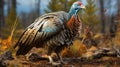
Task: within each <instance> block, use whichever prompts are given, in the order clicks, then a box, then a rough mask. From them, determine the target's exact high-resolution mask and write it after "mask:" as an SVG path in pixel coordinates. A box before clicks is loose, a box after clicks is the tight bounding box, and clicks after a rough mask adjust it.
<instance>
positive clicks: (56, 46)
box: [15, 11, 79, 55]
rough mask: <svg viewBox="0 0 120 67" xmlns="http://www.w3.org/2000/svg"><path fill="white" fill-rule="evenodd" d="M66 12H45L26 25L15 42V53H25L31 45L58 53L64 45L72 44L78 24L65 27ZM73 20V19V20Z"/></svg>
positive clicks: (66, 20)
mask: <svg viewBox="0 0 120 67" xmlns="http://www.w3.org/2000/svg"><path fill="white" fill-rule="evenodd" d="M68 21H69V19H68V13H66V12H64V11H59V12H53V13H48V14H45V15H43V16H41V17H39V18H37V19H36V20H35V22H34V23H32V24H31V25H30V26H28V27H27V28H26V29H25V31H24V32H23V34H22V35H21V37H20V38H19V40H18V42H17V44H16V45H15V47H16V46H17V45H18V46H19V48H18V51H17V53H16V55H25V54H27V53H28V52H29V51H30V50H31V49H32V48H33V47H37V48H41V47H42V48H43V47H47V50H48V54H51V53H52V52H56V53H60V52H61V51H62V50H63V49H64V48H65V47H69V46H70V45H72V43H73V41H74V39H75V36H76V35H77V34H78V28H79V24H77V25H76V26H75V27H74V29H73V30H70V29H69V28H68V27H67V22H68ZM73 22H75V21H73Z"/></svg>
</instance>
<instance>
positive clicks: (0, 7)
mask: <svg viewBox="0 0 120 67" xmlns="http://www.w3.org/2000/svg"><path fill="white" fill-rule="evenodd" d="M4 24H5V21H4V0H0V31H1V28H2V27H3V26H4Z"/></svg>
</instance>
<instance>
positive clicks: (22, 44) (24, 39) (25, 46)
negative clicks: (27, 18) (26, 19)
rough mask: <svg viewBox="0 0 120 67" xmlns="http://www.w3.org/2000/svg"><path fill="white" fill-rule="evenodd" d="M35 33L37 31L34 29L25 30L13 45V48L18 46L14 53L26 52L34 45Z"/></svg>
mask: <svg viewBox="0 0 120 67" xmlns="http://www.w3.org/2000/svg"><path fill="white" fill-rule="evenodd" d="M36 35H37V31H36V30H34V29H31V30H27V31H25V32H24V34H23V35H22V36H21V38H20V39H19V41H18V42H17V43H16V45H15V46H14V48H16V47H17V46H19V48H18V50H17V53H16V55H25V54H27V53H28V52H29V51H30V50H31V49H32V48H33V46H34V39H35V37H36Z"/></svg>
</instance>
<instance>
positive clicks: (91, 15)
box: [81, 0, 99, 30]
mask: <svg viewBox="0 0 120 67" xmlns="http://www.w3.org/2000/svg"><path fill="white" fill-rule="evenodd" d="M94 2H95V1H94V0H87V5H86V9H85V10H84V11H83V12H82V13H81V15H82V17H81V20H82V22H83V23H84V24H85V25H87V26H89V28H90V29H91V30H93V28H94V27H95V25H96V24H97V23H99V19H98V16H97V15H96V12H97V8H96V5H95V4H94Z"/></svg>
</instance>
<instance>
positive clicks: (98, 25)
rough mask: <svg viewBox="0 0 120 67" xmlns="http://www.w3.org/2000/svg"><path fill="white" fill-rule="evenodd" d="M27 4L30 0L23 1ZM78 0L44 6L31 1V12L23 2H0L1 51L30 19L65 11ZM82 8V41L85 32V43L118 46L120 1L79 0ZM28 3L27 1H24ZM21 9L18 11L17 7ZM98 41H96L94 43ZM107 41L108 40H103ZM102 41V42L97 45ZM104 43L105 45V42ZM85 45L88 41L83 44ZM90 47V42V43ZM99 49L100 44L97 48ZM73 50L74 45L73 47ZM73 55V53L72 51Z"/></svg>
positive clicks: (53, 1)
mask: <svg viewBox="0 0 120 67" xmlns="http://www.w3.org/2000/svg"><path fill="white" fill-rule="evenodd" d="M25 1H30V0H25ZM75 1H78V0H44V2H45V3H47V4H46V5H43V0H34V3H32V0H31V3H30V5H29V7H28V8H31V10H29V11H28V10H27V9H26V11H19V10H20V9H22V8H23V9H24V10H25V8H24V7H25V5H24V6H22V5H23V4H24V1H21V2H20V1H18V0H0V46H1V47H2V46H3V47H2V49H3V50H5V49H7V48H8V47H10V46H12V45H13V44H14V43H15V42H16V41H17V40H18V38H19V36H20V34H21V33H22V32H23V30H24V29H25V28H26V27H27V26H28V25H30V24H31V23H33V22H34V20H35V19H36V18H37V17H39V16H41V15H43V14H45V13H49V12H55V11H66V12H68V11H69V9H70V6H71V5H72V3H73V2H75ZM79 1H82V2H83V4H84V5H86V10H83V11H81V12H80V13H79V15H80V17H81V20H82V23H83V29H82V34H81V35H80V36H81V37H83V38H86V40H84V41H87V34H86V31H87V32H90V36H91V37H88V40H89V39H90V40H89V41H92V40H91V39H93V41H92V42H94V41H95V43H97V45H98V44H102V45H104V46H106V44H110V43H111V41H110V40H111V39H112V38H114V40H115V43H116V44H120V43H118V42H119V39H118V38H117V39H115V37H120V35H119V34H118V33H119V30H120V7H119V6H120V0H79ZM28 3H29V2H28ZM20 6H22V8H19V7H20ZM97 39H98V40H97ZM107 39H108V40H107ZM98 41H102V42H98ZM105 41H107V42H105ZM83 43H84V44H86V43H87V44H88V42H83ZM75 44H80V42H79V40H78V41H75ZM91 44H92V43H91ZM100 46H101V45H100ZM73 48H77V46H76V47H75V46H74V47H73ZM74 53H75V52H74Z"/></svg>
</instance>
